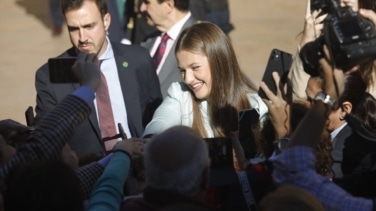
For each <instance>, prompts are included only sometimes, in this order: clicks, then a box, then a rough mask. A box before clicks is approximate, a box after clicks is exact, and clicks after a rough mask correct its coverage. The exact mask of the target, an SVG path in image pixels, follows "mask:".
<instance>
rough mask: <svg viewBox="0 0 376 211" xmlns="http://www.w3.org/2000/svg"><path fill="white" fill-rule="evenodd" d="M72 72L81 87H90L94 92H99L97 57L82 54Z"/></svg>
mask: <svg viewBox="0 0 376 211" xmlns="http://www.w3.org/2000/svg"><path fill="white" fill-rule="evenodd" d="M72 71H73V74H74V76H75V77H76V78H77V79H78V81H79V82H80V84H81V85H83V86H88V87H90V88H91V89H92V90H93V91H94V92H95V91H96V90H97V88H98V86H99V83H100V69H99V62H98V57H97V55H95V54H86V53H83V52H81V53H80V54H79V55H78V58H77V60H76V62H75V63H74V65H73V67H72Z"/></svg>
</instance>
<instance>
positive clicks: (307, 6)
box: [306, 0, 311, 17]
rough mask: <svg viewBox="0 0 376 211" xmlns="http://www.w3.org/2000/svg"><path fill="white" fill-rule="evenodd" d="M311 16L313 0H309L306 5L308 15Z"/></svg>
mask: <svg viewBox="0 0 376 211" xmlns="http://www.w3.org/2000/svg"><path fill="white" fill-rule="evenodd" d="M309 16H311V0H307V5H306V17H309Z"/></svg>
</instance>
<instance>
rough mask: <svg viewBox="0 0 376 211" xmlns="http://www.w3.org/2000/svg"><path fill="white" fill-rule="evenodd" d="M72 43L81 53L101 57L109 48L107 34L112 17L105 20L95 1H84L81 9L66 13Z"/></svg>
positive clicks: (106, 17) (106, 16) (108, 16)
mask: <svg viewBox="0 0 376 211" xmlns="http://www.w3.org/2000/svg"><path fill="white" fill-rule="evenodd" d="M65 19H66V23H67V26H68V32H69V37H70V40H71V43H72V44H73V45H74V46H75V47H76V48H77V49H78V50H80V51H81V52H85V53H95V54H97V55H98V57H99V56H101V55H102V54H103V53H104V52H105V51H106V48H107V41H106V32H107V29H108V27H109V25H110V21H111V17H110V15H109V14H108V13H107V14H106V15H105V16H104V17H103V18H102V17H101V14H100V11H99V9H98V7H97V5H96V4H95V2H94V1H84V3H83V5H82V7H81V8H78V9H73V10H69V11H67V12H66V13H65Z"/></svg>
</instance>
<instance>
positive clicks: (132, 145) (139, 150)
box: [112, 138, 146, 159]
mask: <svg viewBox="0 0 376 211" xmlns="http://www.w3.org/2000/svg"><path fill="white" fill-rule="evenodd" d="M145 143H146V142H145V140H144V139H140V138H130V139H127V140H123V141H119V142H117V143H116V144H115V146H114V147H113V148H112V150H113V151H118V150H120V151H124V152H126V153H128V154H129V156H131V158H132V159H133V158H137V157H139V156H141V155H142V154H143V152H144V146H145Z"/></svg>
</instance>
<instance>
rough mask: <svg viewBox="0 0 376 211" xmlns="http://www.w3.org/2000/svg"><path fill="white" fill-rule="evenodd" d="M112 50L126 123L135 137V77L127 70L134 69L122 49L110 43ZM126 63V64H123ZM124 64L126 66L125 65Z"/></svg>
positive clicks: (136, 106) (136, 95)
mask: <svg viewBox="0 0 376 211" xmlns="http://www.w3.org/2000/svg"><path fill="white" fill-rule="evenodd" d="M111 45H112V49H113V50H114V57H115V62H116V67H117V71H118V75H119V81H120V86H121V91H122V93H123V98H124V103H125V107H126V112H127V122H128V127H129V130H130V132H131V133H132V136H135V135H137V134H136V131H137V130H136V129H135V125H134V124H132V123H133V122H135V121H136V120H134V117H135V116H134V115H135V114H137V113H138V111H137V109H138V107H139V106H138V105H137V102H138V98H139V97H138V94H137V90H135V88H136V87H137V84H135V82H136V81H135V77H136V76H134V75H132V72H133V71H129V70H128V69H132V68H134V67H133V66H132V63H131V61H126V58H127V56H126V54H125V52H124V51H123V49H121V48H119V47H118V46H116V44H114V43H111ZM125 62H126V63H125ZM125 64H126V65H125Z"/></svg>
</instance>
